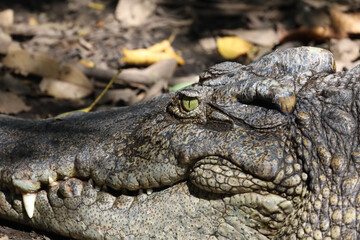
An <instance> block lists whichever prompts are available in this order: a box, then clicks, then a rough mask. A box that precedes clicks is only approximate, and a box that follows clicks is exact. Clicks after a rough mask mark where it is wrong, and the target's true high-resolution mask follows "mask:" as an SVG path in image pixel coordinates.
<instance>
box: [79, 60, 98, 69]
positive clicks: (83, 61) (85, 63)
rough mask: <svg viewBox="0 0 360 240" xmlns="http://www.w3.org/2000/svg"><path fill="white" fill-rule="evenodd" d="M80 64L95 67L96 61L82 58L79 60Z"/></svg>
mask: <svg viewBox="0 0 360 240" xmlns="http://www.w3.org/2000/svg"><path fill="white" fill-rule="evenodd" d="M79 64H81V65H83V66H85V67H87V68H93V67H95V63H94V62H93V61H89V60H86V59H83V58H82V59H80V60H79Z"/></svg>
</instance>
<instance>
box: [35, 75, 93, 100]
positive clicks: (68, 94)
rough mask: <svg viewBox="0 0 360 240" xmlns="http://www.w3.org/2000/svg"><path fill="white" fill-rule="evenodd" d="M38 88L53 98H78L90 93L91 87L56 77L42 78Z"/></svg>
mask: <svg viewBox="0 0 360 240" xmlns="http://www.w3.org/2000/svg"><path fill="white" fill-rule="evenodd" d="M39 87H40V90H41V91H42V92H46V93H47V94H48V95H50V96H53V97H55V98H62V99H79V98H83V97H86V96H88V95H89V94H91V93H92V91H93V90H92V89H89V88H86V87H84V86H80V85H75V84H72V83H69V82H64V81H60V80H57V79H51V78H44V79H43V80H42V81H41V82H40V85H39Z"/></svg>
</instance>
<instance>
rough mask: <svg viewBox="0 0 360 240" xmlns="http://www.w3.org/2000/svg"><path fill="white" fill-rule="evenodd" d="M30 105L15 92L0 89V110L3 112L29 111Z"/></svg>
mask: <svg viewBox="0 0 360 240" xmlns="http://www.w3.org/2000/svg"><path fill="white" fill-rule="evenodd" d="M30 109H31V107H29V106H26V104H25V103H24V101H23V100H22V99H21V98H19V97H18V96H17V95H16V94H14V93H11V92H3V91H0V112H1V113H5V114H17V113H19V112H27V111H30Z"/></svg>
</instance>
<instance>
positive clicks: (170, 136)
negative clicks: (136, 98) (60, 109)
mask: <svg viewBox="0 0 360 240" xmlns="http://www.w3.org/2000/svg"><path fill="white" fill-rule="evenodd" d="M335 68H336V67H335V60H334V57H333V55H332V54H331V53H330V52H329V51H327V50H324V49H320V48H314V47H299V48H292V49H284V50H277V51H275V52H272V53H270V54H268V55H266V56H264V57H262V58H261V59H259V60H257V61H255V62H253V63H252V64H249V65H241V64H239V63H234V62H224V63H220V64H217V65H215V66H213V67H210V68H209V69H208V70H206V71H205V72H203V73H202V74H201V75H200V78H199V82H198V83H196V84H194V85H191V86H189V87H186V88H183V89H181V90H178V91H177V92H171V93H167V94H163V95H161V96H159V97H157V98H154V99H152V100H149V101H147V102H144V103H138V104H135V105H132V106H128V107H120V108H115V109H111V110H105V111H98V112H93V113H81V114H80V113H76V114H70V115H67V116H64V117H55V118H50V119H45V120H25V119H20V118H15V117H10V116H5V115H1V116H0V218H2V219H6V220H8V221H13V222H18V223H21V224H24V225H29V226H32V227H34V228H38V229H43V230H45V231H48V232H52V233H55V234H58V235H61V236H66V237H70V238H74V239H219V240H220V239H359V238H360V232H359V231H360V225H359V223H360V221H358V219H359V218H360V214H358V213H359V212H360V209H359V207H360V195H359V194H358V193H359V187H360V182H359V181H360V179H359V171H360V169H359V168H360V145H359V140H360V137H359V136H360V135H359V109H360V97H359V96H360V95H359V89H360V88H359V78H360V66H358V67H355V68H354V69H352V70H349V71H343V72H336V69H335Z"/></svg>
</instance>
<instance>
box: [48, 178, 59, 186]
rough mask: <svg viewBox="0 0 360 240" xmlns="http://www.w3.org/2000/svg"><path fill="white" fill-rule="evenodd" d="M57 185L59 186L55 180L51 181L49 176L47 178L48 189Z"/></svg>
mask: <svg viewBox="0 0 360 240" xmlns="http://www.w3.org/2000/svg"><path fill="white" fill-rule="evenodd" d="M58 184H59V182H57V181H55V179H53V178H52V177H51V176H49V186H50V187H52V186H56V185H58Z"/></svg>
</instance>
